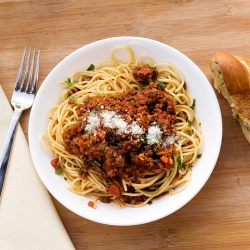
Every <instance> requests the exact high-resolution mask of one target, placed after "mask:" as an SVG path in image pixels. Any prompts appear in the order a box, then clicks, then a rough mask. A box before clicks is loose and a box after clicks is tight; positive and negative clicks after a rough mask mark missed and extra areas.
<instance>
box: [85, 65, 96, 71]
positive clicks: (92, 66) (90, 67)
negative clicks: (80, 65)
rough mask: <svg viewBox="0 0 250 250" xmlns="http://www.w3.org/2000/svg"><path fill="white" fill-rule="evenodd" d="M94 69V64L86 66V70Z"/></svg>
mask: <svg viewBox="0 0 250 250" xmlns="http://www.w3.org/2000/svg"><path fill="white" fill-rule="evenodd" d="M94 69H95V65H94V64H92V63H91V64H90V65H89V67H88V68H87V71H91V70H94Z"/></svg>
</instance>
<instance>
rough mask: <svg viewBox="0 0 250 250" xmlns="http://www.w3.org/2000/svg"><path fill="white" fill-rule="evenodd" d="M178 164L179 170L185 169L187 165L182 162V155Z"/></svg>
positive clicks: (178, 159)
mask: <svg viewBox="0 0 250 250" xmlns="http://www.w3.org/2000/svg"><path fill="white" fill-rule="evenodd" d="M177 164H178V169H179V170H183V169H184V168H185V165H184V164H183V163H182V161H181V157H180V156H179V157H178V158H177Z"/></svg>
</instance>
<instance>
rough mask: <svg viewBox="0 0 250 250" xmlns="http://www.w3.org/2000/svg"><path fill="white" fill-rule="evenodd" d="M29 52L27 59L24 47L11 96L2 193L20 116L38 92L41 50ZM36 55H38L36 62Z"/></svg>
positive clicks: (0, 161)
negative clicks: (12, 109)
mask: <svg viewBox="0 0 250 250" xmlns="http://www.w3.org/2000/svg"><path fill="white" fill-rule="evenodd" d="M27 54H28V55H27V59H26V60H25V57H26V48H24V52H23V57H22V60H21V64H20V68H19V71H18V74H17V78H16V84H15V88H14V92H13V94H12V98H11V104H12V106H13V107H14V113H13V116H12V119H11V122H10V126H9V129H8V132H7V136H6V139H5V142H4V145H3V149H2V152H1V155H0V195H1V192H2V188H3V183H4V177H5V173H6V169H7V165H8V160H9V156H10V152H11V146H12V142H13V138H14V134H15V130H16V126H17V123H18V121H19V118H20V116H21V114H22V112H23V110H25V109H28V108H30V107H31V106H32V104H33V101H34V99H35V94H36V84H37V80H38V71H39V60H40V50H38V52H37V56H35V55H36V51H35V50H34V51H33V54H32V56H31V49H29V52H28V53H27ZM30 57H32V59H31V62H30ZM35 57H36V63H35ZM25 61H26V66H25V69H24V70H23V66H24V64H25Z"/></svg>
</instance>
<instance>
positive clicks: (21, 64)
mask: <svg viewBox="0 0 250 250" xmlns="http://www.w3.org/2000/svg"><path fill="white" fill-rule="evenodd" d="M25 55H26V47H24V51H23V57H22V60H21V63H20V67H19V70H18V74H17V78H16V84H15V90H16V91H17V90H18V86H19V82H20V78H21V75H22V71H23V64H24V58H25Z"/></svg>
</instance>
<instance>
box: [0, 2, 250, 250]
mask: <svg viewBox="0 0 250 250" xmlns="http://www.w3.org/2000/svg"><path fill="white" fill-rule="evenodd" d="M249 13H250V1H249V0H211V1H206V0H144V1H143V0H137V1H135V0H88V1H85V0H82V1H78V0H68V1H63V0H61V1H59V0H53V1H52V0H43V1H29V0H1V1H0V84H1V85H2V87H3V90H4V91H5V93H6V95H7V97H8V99H9V100H10V98H11V94H12V90H13V85H14V81H15V78H16V74H17V69H18V67H19V63H20V58H21V56H22V53H23V47H24V46H31V47H34V48H38V49H40V50H41V64H40V74H39V86H40V85H41V84H42V82H43V80H44V79H45V77H46V76H47V75H48V73H49V72H50V71H51V70H52V69H53V67H54V66H55V65H56V64H57V63H59V62H60V61H61V60H62V59H63V58H64V57H65V56H67V55H69V54H70V53H71V52H73V51H74V50H76V49H78V48H80V47H82V46H83V45H85V44H88V43H91V42H94V41H96V40H99V39H103V38H108V37H114V36H127V35H129V36H141V37H146V38H151V39H155V40H158V41H160V42H163V43H166V44H168V45H170V46H173V47H174V48H176V49H178V50H180V51H181V52H183V53H184V54H185V55H187V56H188V57H189V58H190V59H191V60H193V61H194V62H195V63H196V64H197V65H198V66H199V67H200V69H201V70H202V71H203V72H204V74H205V75H206V76H207V78H208V79H209V81H210V83H211V84H212V80H211V76H210V72H209V59H210V58H211V57H212V54H213V52H215V51H225V52H229V53H234V54H239V55H242V56H246V57H250V14H249ZM216 95H217V98H218V101H219V104H220V108H221V112H222V119H223V141H222V147H221V152H220V155H219V159H218V161H217V164H216V166H215V169H214V171H213V173H212V175H211V177H210V178H209V180H208V182H207V183H206V185H205V186H204V188H203V189H202V190H201V191H200V192H199V193H198V194H197V196H196V197H195V198H194V199H193V200H192V201H190V202H189V203H188V204H187V205H185V206H184V207H183V208H181V209H180V210H179V211H177V212H175V213H174V214H172V215H170V216H168V217H166V218H163V219H161V220H158V221H156V222H152V223H149V224H145V225H139V226H133V227H116V226H107V225H101V224H97V223H95V222H91V221H88V220H86V219H84V218H81V217H79V216H78V215H76V214H74V213H72V212H70V211H69V210H67V209H66V208H65V207H64V206H62V205H61V204H60V203H58V202H57V200H55V199H54V198H53V197H52V199H53V202H54V204H55V207H56V209H57V211H58V213H59V215H60V217H61V219H62V222H63V224H64V226H65V228H66V230H67V232H68V234H69V236H70V238H71V240H72V242H73V244H74V245H75V248H76V249H77V250H78V249H79V250H80V249H91V250H92V249H126V250H127V249H135V250H137V249H149V250H160V249H250V145H249V144H248V143H247V141H246V139H245V138H244V136H243V134H242V132H241V129H240V126H239V124H238V123H237V122H236V121H235V120H234V119H233V117H232V114H231V109H230V107H229V106H228V104H227V102H226V100H224V99H223V98H222V97H221V96H220V95H218V93H217V92H216ZM55 98H57V97H55ZM29 113H30V111H25V112H24V113H23V116H22V117H21V120H20V123H21V126H22V128H23V130H24V132H25V135H26V137H27V136H28V122H29ZM208 115H209V111H208ZM0 248H1V247H0Z"/></svg>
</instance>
